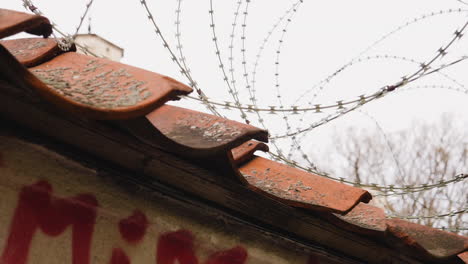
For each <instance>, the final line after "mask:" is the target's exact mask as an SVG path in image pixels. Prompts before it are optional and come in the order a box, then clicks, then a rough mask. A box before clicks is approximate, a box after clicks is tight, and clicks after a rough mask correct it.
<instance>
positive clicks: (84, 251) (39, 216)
mask: <svg viewBox="0 0 468 264" xmlns="http://www.w3.org/2000/svg"><path fill="white" fill-rule="evenodd" d="M51 193H52V187H51V185H50V184H49V183H47V182H45V181H40V182H38V183H36V184H33V185H31V186H25V187H23V188H22V189H21V192H20V194H19V201H18V206H17V208H16V210H15V213H14V216H13V221H12V224H11V226H10V234H9V236H8V239H7V243H6V246H5V249H4V250H3V253H2V256H1V259H0V260H1V261H0V263H2V264H25V263H26V262H27V259H28V253H29V248H30V246H31V241H32V238H33V236H34V234H35V232H36V231H37V230H38V229H40V230H42V231H43V232H44V233H45V234H46V235H49V236H57V235H59V234H61V233H63V232H64V231H65V229H66V228H67V227H68V226H69V225H71V226H72V263H73V264H88V263H89V262H90V247H91V239H92V235H93V232H94V224H95V220H96V207H97V206H98V203H97V201H96V199H95V198H94V196H92V195H87V194H81V195H78V196H76V197H73V198H64V199H57V198H54V197H52V195H51Z"/></svg>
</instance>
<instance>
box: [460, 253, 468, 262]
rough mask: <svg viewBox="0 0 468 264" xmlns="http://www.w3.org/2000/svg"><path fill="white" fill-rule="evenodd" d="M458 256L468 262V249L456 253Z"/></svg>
mask: <svg viewBox="0 0 468 264" xmlns="http://www.w3.org/2000/svg"><path fill="white" fill-rule="evenodd" d="M458 257H459V258H460V259H461V260H463V262H465V263H467V264H468V251H466V252H463V253H460V254H458Z"/></svg>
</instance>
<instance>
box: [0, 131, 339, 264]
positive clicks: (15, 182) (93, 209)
mask: <svg viewBox="0 0 468 264" xmlns="http://www.w3.org/2000/svg"><path fill="white" fill-rule="evenodd" d="M101 174H102V173H98V172H96V171H95V170H92V169H89V168H86V167H83V166H82V165H80V164H78V163H75V162H73V161H71V160H69V159H66V158H64V157H62V156H60V155H58V154H56V153H54V152H51V151H49V150H48V149H45V148H43V147H41V146H37V145H33V144H30V143H26V142H24V141H21V140H18V139H15V138H12V137H6V136H1V135H0V193H1V200H0V263H2V264H24V263H47V264H64V263H73V264H88V263H102V264H129V263H143V264H144V263H148V264H149V263H159V264H175V263H180V264H194V263H207V264H223V263H224V264H243V263H260V264H263V263H264V264H267V263H278V264H281V263H300V264H306V263H307V264H315V263H335V262H329V261H328V260H325V259H320V258H318V257H314V256H311V255H310V254H307V253H304V252H301V251H300V250H292V249H290V248H285V247H283V246H281V245H280V244H279V243H275V242H274V241H275V239H274V238H273V239H269V240H268V239H264V238H263V237H262V236H259V235H255V234H248V232H244V231H243V230H242V228H241V229H237V231H233V227H232V226H230V225H229V223H228V222H225V223H224V226H223V225H221V226H220V225H219V222H223V221H222V219H221V221H220V219H216V217H215V216H212V218H210V217H208V218H206V217H205V219H213V221H212V223H211V221H210V220H208V221H199V220H197V219H200V217H198V216H197V215H198V214H199V215H203V214H205V212H203V211H201V210H202V209H196V208H195V209H196V210H192V211H191V212H188V211H181V210H180V208H179V207H178V206H177V205H176V204H175V203H173V204H172V205H171V203H170V202H168V201H169V200H170V199H164V198H161V197H164V196H161V195H160V196H152V197H153V198H151V196H148V195H144V192H146V191H144V190H138V189H136V190H135V189H132V190H131V191H130V190H129V189H128V188H125V186H122V184H118V183H117V182H116V181H115V180H114V178H113V177H112V175H106V176H103V175H101ZM158 197H159V198H158ZM197 210H198V212H197ZM215 223H218V224H215ZM176 260H178V262H177V261H176Z"/></svg>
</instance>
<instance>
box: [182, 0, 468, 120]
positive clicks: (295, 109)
mask: <svg viewBox="0 0 468 264" xmlns="http://www.w3.org/2000/svg"><path fill="white" fill-rule="evenodd" d="M298 3H302V1H298V2H296V3H295V5H296V6H298ZM288 11H289V10H288ZM294 12H296V11H294ZM462 12H468V10H465V9H461V8H460V9H448V10H440V11H438V12H431V13H428V14H423V15H421V16H420V17H418V18H415V19H413V20H411V21H408V22H406V23H404V24H403V25H401V26H399V27H397V28H396V29H394V30H392V31H390V32H389V33H387V34H385V35H384V36H383V37H381V38H380V39H379V40H377V41H375V42H373V43H372V44H371V45H370V46H368V47H367V48H365V49H364V50H363V51H361V52H360V53H359V54H358V55H357V56H355V57H354V58H353V59H351V60H350V61H349V62H348V63H346V64H345V65H343V66H341V67H340V68H339V69H338V70H336V71H335V72H334V73H332V74H330V75H329V76H327V77H326V78H325V79H323V80H321V81H320V82H319V83H317V84H315V85H313V87H312V88H311V89H309V90H307V91H306V92H304V93H303V94H301V95H300V96H299V97H298V98H305V96H306V95H307V93H309V92H310V91H311V90H313V89H315V88H317V87H320V88H322V89H323V88H324V87H323V86H320V85H322V84H323V83H328V82H330V81H331V80H332V79H333V78H334V77H336V76H337V75H338V74H339V73H341V72H343V71H344V70H345V69H346V68H348V67H349V66H351V65H353V64H354V63H356V62H361V61H362V60H363V59H361V58H360V57H361V56H362V55H363V54H365V53H366V52H368V51H369V50H371V49H372V48H374V47H375V46H377V45H378V44H379V43H381V42H382V41H384V40H386V39H387V38H389V37H390V36H392V35H394V34H395V33H397V32H399V31H401V30H403V29H405V28H406V27H408V26H410V25H412V24H415V23H418V22H421V21H423V20H425V19H428V18H431V17H435V16H440V15H447V14H453V13H462ZM282 19H283V18H281V20H282ZM277 25H278V24H275V27H276V26H277ZM283 30H285V29H283ZM271 33H272V31H269V35H268V38H269V37H270V35H271ZM456 33H457V32H455V34H456ZM268 38H265V40H264V44H266V42H267V41H268ZM263 49H264V45H262V46H261V48H260V52H259V53H258V54H257V56H256V57H257V58H259V57H261V55H260V54H261V51H263ZM244 62H245V61H243V63H244ZM275 63H278V64H279V62H275ZM255 66H258V59H257V61H256V63H255ZM426 66H427V67H428V66H429V65H426ZM245 74H246V72H244V75H245ZM255 74H256V68H254V71H253V73H252V75H253V76H254V77H253V81H252V85H247V86H246V88H247V89H248V90H253V91H254V92H253V94H254V93H255V89H254V86H255V83H256V81H255ZM275 74H278V75H279V73H275ZM251 87H252V89H251ZM254 97H255V96H253V97H252V96H251V98H250V100H251V102H252V104H242V103H241V104H240V105H239V102H230V101H224V102H217V101H212V100H209V102H210V103H211V104H214V105H218V106H223V107H225V109H228V110H229V109H240V110H245V111H249V112H253V111H258V112H268V113H272V114H273V113H277V112H291V113H293V114H297V113H299V112H308V111H312V112H320V111H322V110H326V109H330V108H341V106H344V105H348V104H353V103H355V102H356V100H359V99H355V100H337V103H335V104H330V105H323V106H322V105H321V104H315V105H313V106H312V107H301V106H297V105H293V106H289V107H284V106H282V105H281V104H280V105H271V106H268V107H256V103H255V104H254V102H257V100H256V99H255V98H254ZM315 97H316V95H314V96H313V97H312V98H315ZM188 98H190V99H196V98H194V97H191V96H188ZM252 99H253V100H252ZM308 104H309V105H311V104H312V103H311V102H309V103H308Z"/></svg>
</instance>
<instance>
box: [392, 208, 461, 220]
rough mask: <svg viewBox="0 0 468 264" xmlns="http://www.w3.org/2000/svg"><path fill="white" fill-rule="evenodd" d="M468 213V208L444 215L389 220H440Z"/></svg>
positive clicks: (400, 217)
mask: <svg viewBox="0 0 468 264" xmlns="http://www.w3.org/2000/svg"><path fill="white" fill-rule="evenodd" d="M467 212H468V207H467V208H465V209H462V210H457V211H452V212H448V213H443V214H436V215H427V216H426V215H423V216H410V215H388V216H387V218H390V219H394V218H398V219H405V220H424V219H438V218H445V217H454V216H458V215H460V214H464V213H467Z"/></svg>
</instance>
